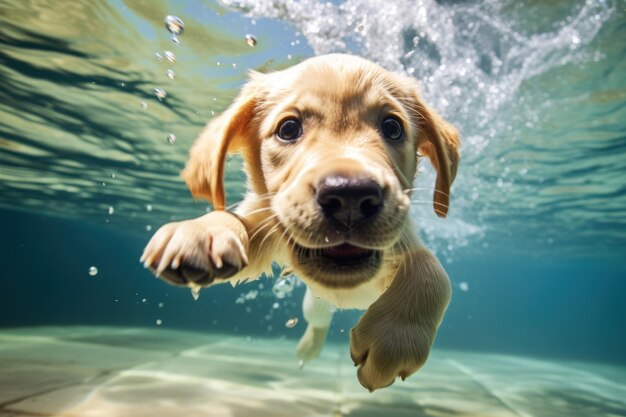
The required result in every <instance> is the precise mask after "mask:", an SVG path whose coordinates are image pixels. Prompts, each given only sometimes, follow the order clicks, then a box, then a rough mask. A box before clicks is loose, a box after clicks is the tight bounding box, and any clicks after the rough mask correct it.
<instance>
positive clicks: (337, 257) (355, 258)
mask: <svg viewBox="0 0 626 417" xmlns="http://www.w3.org/2000/svg"><path fill="white" fill-rule="evenodd" d="M319 251H320V255H321V257H322V258H324V259H327V260H329V261H333V262H335V263H337V264H355V263H359V262H362V261H364V260H367V259H369V258H371V257H372V256H374V252H375V251H373V250H372V249H366V248H362V247H360V246H356V245H351V244H350V243H343V244H341V245H337V246H331V247H328V248H323V249H320V250H319Z"/></svg>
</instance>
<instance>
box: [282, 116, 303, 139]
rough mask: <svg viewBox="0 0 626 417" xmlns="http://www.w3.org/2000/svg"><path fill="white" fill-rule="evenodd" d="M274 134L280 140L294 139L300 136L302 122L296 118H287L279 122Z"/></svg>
mask: <svg viewBox="0 0 626 417" xmlns="http://www.w3.org/2000/svg"><path fill="white" fill-rule="evenodd" d="M276 134H277V135H278V137H279V138H280V139H282V140H285V141H289V142H291V141H294V140H296V139H298V138H299V137H300V136H302V124H300V121H299V120H297V119H287V120H285V121H283V122H282V123H281V124H280V126H279V127H278V132H276Z"/></svg>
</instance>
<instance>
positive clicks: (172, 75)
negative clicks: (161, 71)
mask: <svg viewBox="0 0 626 417" xmlns="http://www.w3.org/2000/svg"><path fill="white" fill-rule="evenodd" d="M166 74H167V78H169V79H170V80H173V79H174V78H176V73H175V72H174V70H173V69H168V70H167V72H166Z"/></svg>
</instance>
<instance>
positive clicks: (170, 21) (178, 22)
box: [164, 14, 185, 44]
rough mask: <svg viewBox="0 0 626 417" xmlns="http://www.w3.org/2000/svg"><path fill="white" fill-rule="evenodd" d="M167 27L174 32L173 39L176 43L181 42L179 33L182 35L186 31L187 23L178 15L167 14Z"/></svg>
mask: <svg viewBox="0 0 626 417" xmlns="http://www.w3.org/2000/svg"><path fill="white" fill-rule="evenodd" d="M164 23H165V27H166V28H167V30H168V31H169V32H170V33H171V34H172V41H173V42H174V43H175V44H179V43H180V41H179V40H178V35H182V33H183V32H184V31H185V23H184V22H183V21H182V19H181V18H180V17H178V16H173V15H171V14H170V15H167V16H165V20H164Z"/></svg>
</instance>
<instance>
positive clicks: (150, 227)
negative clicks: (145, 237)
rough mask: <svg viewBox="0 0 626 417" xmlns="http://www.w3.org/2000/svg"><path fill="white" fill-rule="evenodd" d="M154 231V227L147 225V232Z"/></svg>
mask: <svg viewBox="0 0 626 417" xmlns="http://www.w3.org/2000/svg"><path fill="white" fill-rule="evenodd" d="M151 230H152V225H150V224H148V225H146V232H149V231H151Z"/></svg>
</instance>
